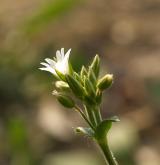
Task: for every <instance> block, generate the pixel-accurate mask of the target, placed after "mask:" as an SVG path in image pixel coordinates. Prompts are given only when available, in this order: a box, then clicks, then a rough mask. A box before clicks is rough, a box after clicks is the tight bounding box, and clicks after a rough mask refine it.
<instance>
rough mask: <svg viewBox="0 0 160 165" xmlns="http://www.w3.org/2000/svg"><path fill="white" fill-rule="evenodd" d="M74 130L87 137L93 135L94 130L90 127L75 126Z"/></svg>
mask: <svg viewBox="0 0 160 165" xmlns="http://www.w3.org/2000/svg"><path fill="white" fill-rule="evenodd" d="M75 132H76V133H77V134H81V135H84V136H88V137H93V136H94V131H93V130H92V129H91V128H84V127H77V128H76V129H75Z"/></svg>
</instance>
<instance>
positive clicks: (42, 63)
mask: <svg viewBox="0 0 160 165" xmlns="http://www.w3.org/2000/svg"><path fill="white" fill-rule="evenodd" d="M40 64H41V65H44V66H46V67H48V66H49V64H47V63H45V62H41V63H40Z"/></svg>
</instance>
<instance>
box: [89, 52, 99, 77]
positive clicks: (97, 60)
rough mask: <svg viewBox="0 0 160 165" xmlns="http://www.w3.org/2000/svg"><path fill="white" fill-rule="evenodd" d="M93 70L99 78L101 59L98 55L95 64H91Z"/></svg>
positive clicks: (94, 60)
mask: <svg viewBox="0 0 160 165" xmlns="http://www.w3.org/2000/svg"><path fill="white" fill-rule="evenodd" d="M91 68H92V70H93V72H94V74H95V76H96V78H98V76H99V69H100V58H99V56H98V55H96V56H95V57H94V59H93V62H92V64H91Z"/></svg>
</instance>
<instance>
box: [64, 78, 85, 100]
mask: <svg viewBox="0 0 160 165" xmlns="http://www.w3.org/2000/svg"><path fill="white" fill-rule="evenodd" d="M65 77H66V81H67V83H68V85H69V87H70V88H71V90H72V91H73V93H74V94H75V95H76V96H77V97H79V98H81V99H82V98H83V96H84V89H83V86H82V85H81V83H79V82H78V81H77V80H76V79H75V78H74V77H73V76H71V75H66V76H65Z"/></svg>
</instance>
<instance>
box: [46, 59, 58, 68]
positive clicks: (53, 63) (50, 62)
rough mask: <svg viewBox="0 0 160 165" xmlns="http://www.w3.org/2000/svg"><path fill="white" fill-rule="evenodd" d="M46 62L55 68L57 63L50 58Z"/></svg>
mask: <svg viewBox="0 0 160 165" xmlns="http://www.w3.org/2000/svg"><path fill="white" fill-rule="evenodd" d="M45 61H47V62H48V63H49V64H50V65H51V66H55V64H56V62H55V61H53V60H51V59H50V58H46V59H45Z"/></svg>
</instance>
